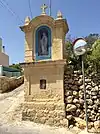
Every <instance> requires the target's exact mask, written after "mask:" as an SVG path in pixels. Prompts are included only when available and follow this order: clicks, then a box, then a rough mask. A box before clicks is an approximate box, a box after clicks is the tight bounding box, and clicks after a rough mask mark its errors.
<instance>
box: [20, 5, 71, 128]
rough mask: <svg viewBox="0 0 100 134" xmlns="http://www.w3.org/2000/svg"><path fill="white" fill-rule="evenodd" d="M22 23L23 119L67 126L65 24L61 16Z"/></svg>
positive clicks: (38, 17) (44, 15)
mask: <svg viewBox="0 0 100 134" xmlns="http://www.w3.org/2000/svg"><path fill="white" fill-rule="evenodd" d="M46 8H47V6H46V5H45V4H44V5H43V6H42V7H41V9H42V14H41V15H40V16H37V17H35V18H33V19H32V20H30V18H29V17H27V18H26V19H25V25H24V26H21V27H20V28H21V30H22V31H23V32H24V33H25V61H24V63H21V65H22V67H23V68H24V91H25V95H24V98H25V100H24V104H23V112H22V118H23V120H31V121H34V122H36V123H43V124H44V123H45V124H48V125H56V126H59V125H61V126H67V125H68V122H67V119H65V115H66V112H65V103H64V66H65V64H66V59H65V36H66V33H67V32H68V30H69V29H68V24H67V21H66V19H63V16H62V14H61V12H60V11H59V12H58V14H57V18H56V19H54V18H52V17H51V16H48V15H47V14H46V12H45V10H46Z"/></svg>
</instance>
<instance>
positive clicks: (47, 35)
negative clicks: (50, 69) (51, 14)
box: [34, 25, 52, 60]
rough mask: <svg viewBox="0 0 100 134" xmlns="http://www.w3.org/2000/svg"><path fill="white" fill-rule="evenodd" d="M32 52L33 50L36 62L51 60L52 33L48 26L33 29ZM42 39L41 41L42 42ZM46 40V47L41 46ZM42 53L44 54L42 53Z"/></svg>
mask: <svg viewBox="0 0 100 134" xmlns="http://www.w3.org/2000/svg"><path fill="white" fill-rule="evenodd" d="M34 35H35V36H34V37H35V41H34V47H35V48H34V50H35V56H36V60H44V59H50V58H51V46H52V40H51V37H52V31H51V28H50V27H49V26H48V25H40V26H39V27H37V28H36V29H35V32H34ZM42 39H43V40H42ZM44 40H46V41H47V42H46V43H43V44H46V46H45V47H44V45H42V44H41V41H44ZM43 51H44V52H43Z"/></svg>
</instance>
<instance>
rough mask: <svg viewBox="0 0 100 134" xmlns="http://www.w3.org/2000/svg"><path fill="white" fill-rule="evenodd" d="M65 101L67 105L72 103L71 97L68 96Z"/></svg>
mask: <svg viewBox="0 0 100 134" xmlns="http://www.w3.org/2000/svg"><path fill="white" fill-rule="evenodd" d="M65 100H66V102H67V103H68V104H70V103H72V102H73V96H68V97H67V98H66V99H65Z"/></svg>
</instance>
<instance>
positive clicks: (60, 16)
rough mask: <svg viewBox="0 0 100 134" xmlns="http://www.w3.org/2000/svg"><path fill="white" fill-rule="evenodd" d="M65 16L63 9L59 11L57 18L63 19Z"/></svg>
mask: <svg viewBox="0 0 100 134" xmlns="http://www.w3.org/2000/svg"><path fill="white" fill-rule="evenodd" d="M62 18H63V15H62V13H61V11H58V13H57V19H62Z"/></svg>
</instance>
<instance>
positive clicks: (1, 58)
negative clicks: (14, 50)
mask: <svg viewBox="0 0 100 134" xmlns="http://www.w3.org/2000/svg"><path fill="white" fill-rule="evenodd" d="M0 65H3V66H9V56H8V55H6V54H5V53H0Z"/></svg>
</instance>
